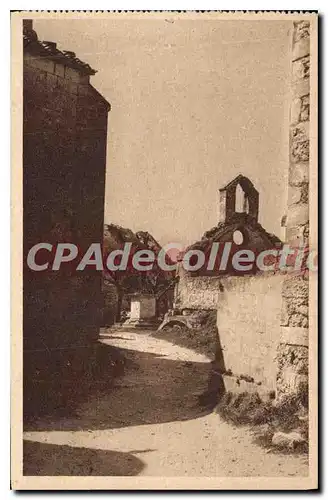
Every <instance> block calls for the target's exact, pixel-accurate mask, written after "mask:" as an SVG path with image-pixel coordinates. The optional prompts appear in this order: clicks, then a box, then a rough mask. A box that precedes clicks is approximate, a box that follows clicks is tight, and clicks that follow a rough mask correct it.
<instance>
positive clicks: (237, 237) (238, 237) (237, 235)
mask: <svg viewBox="0 0 328 500" xmlns="http://www.w3.org/2000/svg"><path fill="white" fill-rule="evenodd" d="M232 239H233V242H234V243H235V244H236V245H241V244H242V243H243V242H244V235H243V233H242V232H241V231H239V229H236V231H234V233H233V235H232Z"/></svg>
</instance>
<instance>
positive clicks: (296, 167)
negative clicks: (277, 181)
mask: <svg viewBox="0 0 328 500" xmlns="http://www.w3.org/2000/svg"><path fill="white" fill-rule="evenodd" d="M308 182H309V164H308V163H295V164H291V165H290V167H289V184H290V186H301V185H302V184H304V183H308Z"/></svg>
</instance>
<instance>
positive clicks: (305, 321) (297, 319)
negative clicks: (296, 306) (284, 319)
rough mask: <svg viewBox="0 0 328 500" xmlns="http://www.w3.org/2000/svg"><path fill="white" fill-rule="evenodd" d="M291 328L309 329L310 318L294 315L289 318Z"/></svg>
mask: <svg viewBox="0 0 328 500" xmlns="http://www.w3.org/2000/svg"><path fill="white" fill-rule="evenodd" d="M289 326H290V327H297V328H308V327H309V318H308V317H306V316H303V314H297V313H294V314H292V315H291V316H290V318H289Z"/></svg>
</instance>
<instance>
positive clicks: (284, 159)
mask: <svg viewBox="0 0 328 500" xmlns="http://www.w3.org/2000/svg"><path fill="white" fill-rule="evenodd" d="M291 28H292V24H291V21H288V20H287V21H286V20H285V21H282V20H272V21H271V20H270V21H238V20H229V21H228V20H224V21H222V20H221V21H217V20H213V19H212V20H201V21H199V20H191V19H189V20H187V19H179V20H173V19H172V18H169V19H167V20H165V19H156V20H154V19H143V20H140V19H138V20H136V19H129V18H128V17H122V18H119V19H115V20H114V19H103V20H100V19H99V20H95V19H93V20H84V19H83V20H81V19H79V20H71V19H70V20H68V19H67V20H63V19H61V20H41V19H39V20H35V21H34V29H35V30H36V31H37V33H38V36H39V39H41V40H48V41H54V42H57V45H58V48H59V49H62V50H71V51H73V52H75V53H76V55H77V56H78V57H79V58H80V59H82V60H83V61H85V62H88V63H89V64H90V65H91V66H92V67H93V68H94V69H96V70H97V71H98V72H97V74H96V75H95V76H93V77H91V83H92V84H93V85H94V87H96V88H97V90H98V91H99V92H100V93H101V94H102V95H103V96H104V97H105V98H106V99H107V100H108V101H109V102H110V103H111V111H110V113H109V121H108V144H107V167H106V194H105V198H106V200H105V223H107V224H109V223H114V224H119V225H121V226H124V227H128V228H130V229H132V230H133V231H138V230H142V231H149V232H150V233H151V234H152V235H153V236H154V237H155V238H156V239H157V241H159V242H160V243H161V244H166V243H169V242H178V243H181V244H183V245H187V244H190V243H193V242H194V241H196V240H199V239H200V238H201V236H202V235H203V233H204V232H205V231H207V230H208V229H211V228H212V227H213V226H215V225H216V224H217V223H218V220H219V216H218V199H219V188H221V187H222V186H224V185H225V184H226V183H228V182H229V181H230V180H232V179H233V178H234V177H236V176H237V175H238V174H239V173H241V174H244V175H246V176H248V177H249V178H250V179H251V181H252V182H253V183H254V185H255V187H256V188H257V189H258V191H259V193H260V212H259V222H260V223H261V224H262V225H263V226H264V228H265V229H266V230H267V231H269V232H274V233H275V234H276V235H277V236H280V235H281V229H280V222H281V218H282V216H283V215H284V214H285V213H286V205H287V173H288V154H289V150H288V141H289V131H288V127H289V124H288V120H289V118H288V117H289V92H290V35H291Z"/></svg>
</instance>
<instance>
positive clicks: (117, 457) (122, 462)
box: [23, 440, 144, 476]
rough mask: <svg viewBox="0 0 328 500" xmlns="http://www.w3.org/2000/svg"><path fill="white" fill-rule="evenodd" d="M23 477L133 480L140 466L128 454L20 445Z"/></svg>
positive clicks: (29, 442)
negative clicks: (100, 477)
mask: <svg viewBox="0 0 328 500" xmlns="http://www.w3.org/2000/svg"><path fill="white" fill-rule="evenodd" d="M23 464H24V465H23V475H24V476H135V475H137V474H139V473H140V472H141V471H142V469H143V468H144V463H143V461H142V460H140V459H139V458H138V457H135V456H133V455H132V454H131V453H122V452H119V451H111V450H98V449H90V448H77V447H73V446H67V445H55V444H46V443H37V442H34V441H26V440H25V441H24V446H23Z"/></svg>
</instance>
